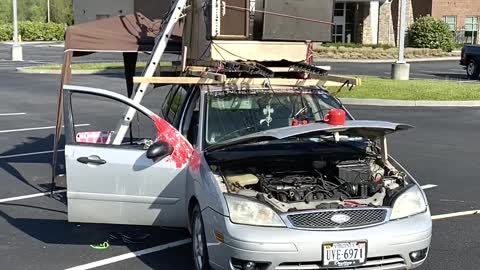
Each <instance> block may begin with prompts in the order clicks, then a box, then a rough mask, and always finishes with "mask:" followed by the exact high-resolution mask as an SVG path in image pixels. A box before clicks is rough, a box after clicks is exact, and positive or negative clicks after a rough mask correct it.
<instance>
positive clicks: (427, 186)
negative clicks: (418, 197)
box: [421, 184, 438, 190]
mask: <svg viewBox="0 0 480 270" xmlns="http://www.w3.org/2000/svg"><path fill="white" fill-rule="evenodd" d="M435 187H438V186H437V185H432V184H428V185H423V186H421V188H422V189H423V190H426V189H431V188H435Z"/></svg>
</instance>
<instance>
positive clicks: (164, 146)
mask: <svg viewBox="0 0 480 270" xmlns="http://www.w3.org/2000/svg"><path fill="white" fill-rule="evenodd" d="M172 153H173V147H172V146H171V145H170V144H168V143H166V142H155V143H153V144H152V145H150V147H148V149H147V158H149V159H162V158H164V157H167V156H169V155H171V154H172Z"/></svg>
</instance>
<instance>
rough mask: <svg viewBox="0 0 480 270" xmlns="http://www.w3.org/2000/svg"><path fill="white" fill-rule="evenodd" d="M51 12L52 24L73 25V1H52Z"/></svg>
mask: <svg viewBox="0 0 480 270" xmlns="http://www.w3.org/2000/svg"><path fill="white" fill-rule="evenodd" d="M50 10H51V20H52V22H56V23H66V24H68V25H72V24H73V1H72V0H50Z"/></svg>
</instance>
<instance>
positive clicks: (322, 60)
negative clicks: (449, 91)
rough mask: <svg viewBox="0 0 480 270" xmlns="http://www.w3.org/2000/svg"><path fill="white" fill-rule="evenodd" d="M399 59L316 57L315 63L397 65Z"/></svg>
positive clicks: (425, 59) (443, 58)
mask: <svg viewBox="0 0 480 270" xmlns="http://www.w3.org/2000/svg"><path fill="white" fill-rule="evenodd" d="M395 61H397V59H335V58H319V57H315V58H314V62H315V63H362V64H388V63H395ZM406 61H407V62H408V63H417V62H438V61H460V56H452V57H431V58H415V59H406Z"/></svg>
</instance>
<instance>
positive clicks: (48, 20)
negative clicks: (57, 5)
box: [47, 0, 50, 22]
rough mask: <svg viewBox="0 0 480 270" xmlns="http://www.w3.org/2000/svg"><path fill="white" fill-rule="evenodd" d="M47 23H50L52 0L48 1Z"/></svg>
mask: <svg viewBox="0 0 480 270" xmlns="http://www.w3.org/2000/svg"><path fill="white" fill-rule="evenodd" d="M47 22H50V0H47Z"/></svg>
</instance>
